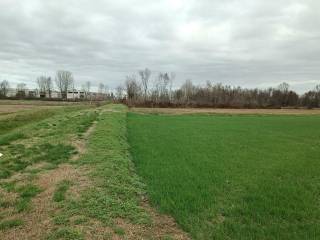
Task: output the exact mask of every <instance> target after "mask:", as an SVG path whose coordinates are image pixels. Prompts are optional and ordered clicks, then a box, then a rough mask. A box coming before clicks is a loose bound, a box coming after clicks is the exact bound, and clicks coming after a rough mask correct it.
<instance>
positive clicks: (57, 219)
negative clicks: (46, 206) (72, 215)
mask: <svg viewBox="0 0 320 240" xmlns="http://www.w3.org/2000/svg"><path fill="white" fill-rule="evenodd" d="M53 222H54V224H56V225H66V224H68V223H69V222H70V221H69V218H68V216H66V215H64V214H62V215H56V216H54V217H53Z"/></svg>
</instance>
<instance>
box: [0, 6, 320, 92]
mask: <svg viewBox="0 0 320 240" xmlns="http://www.w3.org/2000/svg"><path fill="white" fill-rule="evenodd" d="M319 12H320V1H319V0H268V1H266V0H228V1H221V0H157V1H150V0H116V1H115V0H94V1H93V0H46V1H44V0H28V1H26V0H0V33H1V34H0V80H2V79H7V80H9V81H10V82H11V85H15V84H16V83H18V82H25V83H27V84H28V85H29V86H33V87H34V86H35V85H34V84H35V79H36V77H37V76H39V75H42V74H44V75H49V76H54V75H55V72H56V70H59V69H65V70H70V71H72V72H73V74H74V77H75V80H76V83H77V84H78V85H79V86H80V85H81V84H82V83H84V82H85V81H91V82H92V83H93V85H97V84H98V83H99V82H103V83H106V84H108V85H109V87H110V88H114V87H116V86H117V85H119V84H120V83H121V82H123V81H124V79H125V76H126V75H128V74H132V73H135V72H137V70H139V69H141V68H145V67H148V68H149V69H151V70H152V71H153V77H155V76H156V74H157V72H159V71H168V72H175V73H176V79H175V84H176V85H179V84H180V83H181V82H183V81H184V80H185V79H192V80H193V81H194V82H195V83H199V84H200V83H201V82H205V81H207V80H211V81H213V82H222V83H224V84H231V85H240V86H244V87H269V86H276V85H277V84H279V83H281V82H283V81H286V82H288V83H289V84H290V85H291V87H292V88H293V89H294V90H297V91H299V92H302V91H304V90H306V89H311V88H313V87H314V86H315V85H316V84H317V83H320V27H319V26H320V14H319Z"/></svg>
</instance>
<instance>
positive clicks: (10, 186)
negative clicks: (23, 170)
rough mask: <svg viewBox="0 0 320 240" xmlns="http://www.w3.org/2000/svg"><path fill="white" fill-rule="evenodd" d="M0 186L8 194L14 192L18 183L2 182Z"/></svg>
mask: <svg viewBox="0 0 320 240" xmlns="http://www.w3.org/2000/svg"><path fill="white" fill-rule="evenodd" d="M0 186H1V187H2V188H3V189H5V190H6V191H7V192H14V191H15V187H16V183H15V182H2V183H0Z"/></svg>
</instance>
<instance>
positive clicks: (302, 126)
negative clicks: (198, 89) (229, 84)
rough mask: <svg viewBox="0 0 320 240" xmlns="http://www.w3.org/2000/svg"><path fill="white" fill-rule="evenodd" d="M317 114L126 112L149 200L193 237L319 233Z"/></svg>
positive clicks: (279, 236) (310, 235)
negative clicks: (267, 114)
mask: <svg viewBox="0 0 320 240" xmlns="http://www.w3.org/2000/svg"><path fill="white" fill-rule="evenodd" d="M319 122H320V116H319V115H315V116H307V115H306V116H291V115H288V116H273V115H272V116H271V115H269V116H265V115H244V116H240V115H180V116H176V115H159V114H137V113H129V114H128V137H129V143H130V146H131V153H132V155H133V159H134V163H135V165H136V169H137V171H138V173H139V174H140V175H141V176H142V177H143V179H144V181H145V182H146V183H147V191H148V193H149V196H150V198H151V201H152V204H153V205H154V206H156V207H157V208H158V209H160V211H161V212H163V213H166V214H170V215H172V216H174V218H175V219H176V220H177V221H178V223H179V224H180V225H181V226H182V227H183V229H184V230H186V231H187V232H189V233H190V234H191V236H192V237H193V238H194V239H319V236H320V208H319V203H320V202H319V201H320V200H319V196H320V175H319V172H320V161H319V160H320V127H319Z"/></svg>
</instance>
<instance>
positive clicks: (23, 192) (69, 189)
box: [0, 102, 188, 240]
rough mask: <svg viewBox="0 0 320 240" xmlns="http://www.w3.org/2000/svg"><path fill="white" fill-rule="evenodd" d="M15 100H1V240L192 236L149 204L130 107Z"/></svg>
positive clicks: (172, 237) (77, 239)
mask: <svg viewBox="0 0 320 240" xmlns="http://www.w3.org/2000/svg"><path fill="white" fill-rule="evenodd" d="M17 104H18V102H15V104H8V103H5V104H1V103H0V112H1V109H3V108H6V109H9V110H10V111H11V113H10V114H5V115H2V116H1V117H0V153H1V154H3V155H1V156H0V239H6V240H16V239H19V240H23V239H25V240H30V239H31V240H33V239H34V240H38V239H49V240H51V239H52V240H55V239H67V240H79V239H90V240H91V239H132V240H134V239H188V238H187V236H186V234H185V233H184V232H183V231H181V230H180V229H179V228H178V226H177V225H176V223H175V222H174V220H173V219H172V218H170V217H168V216H162V215H160V214H158V213H157V212H156V211H154V210H153V209H152V208H151V207H150V206H149V204H148V201H147V197H146V195H145V185H144V184H143V183H142V181H141V178H140V177H139V176H138V175H137V174H136V172H135V170H134V165H133V163H132V161H131V157H130V153H129V151H128V148H129V145H128V142H127V138H126V135H127V128H126V116H127V108H126V107H125V106H122V105H111V104H108V105H104V106H101V107H95V106H90V105H81V104H80V105H78V104H77V105H69V104H66V105H62V106H61V107H59V108H56V107H55V106H51V105H50V106H47V107H46V108H42V107H43V105H41V103H39V102H36V104H34V105H32V104H30V105H31V107H30V109H27V110H25V109H20V108H16V106H17ZM21 104H22V105H23V104H25V103H24V102H21V103H20V104H19V105H21ZM39 104H40V106H39ZM9 105H10V106H11V107H12V109H11V108H10V107H9ZM28 105H29V104H28Z"/></svg>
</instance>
